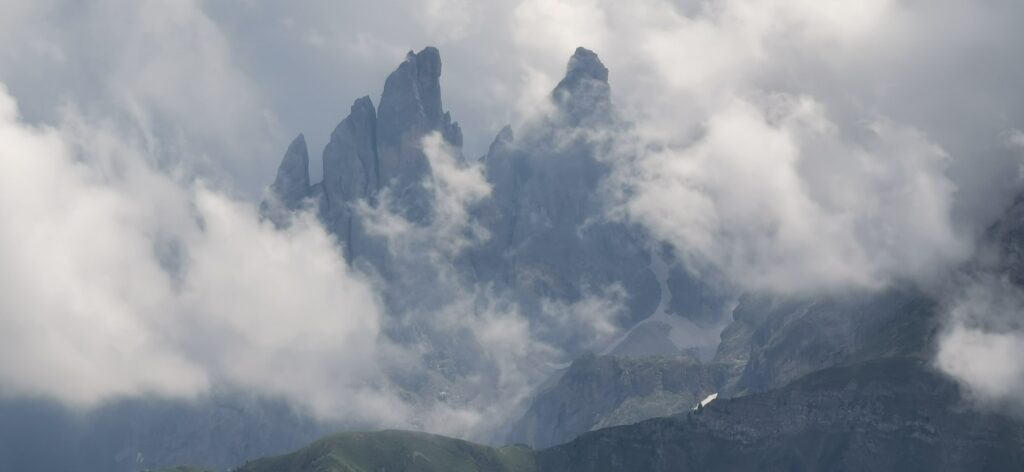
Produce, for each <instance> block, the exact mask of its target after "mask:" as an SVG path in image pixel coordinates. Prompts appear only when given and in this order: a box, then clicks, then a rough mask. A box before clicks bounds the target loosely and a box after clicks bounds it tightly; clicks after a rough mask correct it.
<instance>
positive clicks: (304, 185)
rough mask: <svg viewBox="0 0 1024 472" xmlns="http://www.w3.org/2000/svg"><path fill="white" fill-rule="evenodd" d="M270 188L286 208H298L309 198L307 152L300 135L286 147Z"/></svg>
mask: <svg viewBox="0 0 1024 472" xmlns="http://www.w3.org/2000/svg"><path fill="white" fill-rule="evenodd" d="M271 188H272V189H273V191H274V193H276V194H277V197H278V198H279V199H280V201H281V203H283V204H284V205H285V206H286V207H288V208H298V207H299V206H300V205H301V204H302V200H303V199H304V198H306V197H308V196H309V192H310V190H309V151H308V150H307V148H306V137H305V136H303V135H302V134H301V133H299V135H298V136H297V137H296V138H295V139H294V140H293V141H292V143H291V144H289V145H288V151H287V152H285V154H284V159H282V160H281V165H280V166H279V167H278V168H277V178H276V179H274V183H273V185H272V186H271Z"/></svg>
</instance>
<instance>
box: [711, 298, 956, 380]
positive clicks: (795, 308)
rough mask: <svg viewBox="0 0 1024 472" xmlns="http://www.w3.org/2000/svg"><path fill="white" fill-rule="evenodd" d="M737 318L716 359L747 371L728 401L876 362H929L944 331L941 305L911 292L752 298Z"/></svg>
mask: <svg viewBox="0 0 1024 472" xmlns="http://www.w3.org/2000/svg"><path fill="white" fill-rule="evenodd" d="M736 312H737V321H736V322H735V323H734V325H733V326H730V327H729V328H727V329H726V331H725V332H724V333H723V335H722V343H721V344H720V345H719V352H718V353H717V354H716V359H715V361H716V362H720V363H725V364H732V365H734V366H735V365H742V366H743V369H742V373H739V374H738V378H735V381H734V383H733V384H732V386H731V388H728V389H726V393H728V394H729V395H736V394H742V393H753V392H759V391H764V390H768V389H773V388H779V387H782V386H785V385H786V384H788V383H789V382H791V381H793V380H796V379H797V378H800V377H803V376H804V375H806V374H809V373H811V372H814V371H816V370H820V369H825V368H829V367H835V366H841V365H845V364H851V363H855V362H861V361H865V360H869V359H880V358H886V357H895V356H917V357H921V358H926V357H928V356H929V355H930V349H931V346H932V340H933V337H934V333H935V331H936V330H937V329H938V320H937V318H936V304H935V302H934V301H933V300H932V299H931V298H929V297H928V296H926V295H925V294H923V293H921V292H919V291H917V290H914V289H909V288H907V289H900V288H893V289H890V290H887V291H884V292H881V293H876V294H860V295H848V296H840V297H831V298H822V299H815V300H773V301H769V300H765V299H755V298H748V299H746V300H744V301H743V302H741V305H740V306H739V307H737V309H736ZM743 358H745V360H743Z"/></svg>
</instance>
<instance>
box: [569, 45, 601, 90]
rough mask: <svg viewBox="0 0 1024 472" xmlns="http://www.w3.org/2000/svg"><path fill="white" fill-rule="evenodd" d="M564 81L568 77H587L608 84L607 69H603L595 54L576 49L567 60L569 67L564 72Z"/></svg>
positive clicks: (582, 48)
mask: <svg viewBox="0 0 1024 472" xmlns="http://www.w3.org/2000/svg"><path fill="white" fill-rule="evenodd" d="M565 76H566V79H568V78H569V77H587V78H590V79H594V80H598V81H601V82H608V68H607V67H605V65H604V63H602V62H601V59H600V58H598V57H597V53H596V52H594V51H591V50H589V49H587V48H585V47H582V46H581V47H578V48H576V52H574V53H573V55H572V57H571V58H569V65H568V66H567V67H566V71H565Z"/></svg>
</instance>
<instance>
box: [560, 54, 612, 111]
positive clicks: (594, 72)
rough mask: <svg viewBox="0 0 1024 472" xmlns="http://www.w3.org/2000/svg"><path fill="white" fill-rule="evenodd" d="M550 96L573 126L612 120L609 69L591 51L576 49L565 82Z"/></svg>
mask: <svg viewBox="0 0 1024 472" xmlns="http://www.w3.org/2000/svg"><path fill="white" fill-rule="evenodd" d="M551 95H552V99H553V101H554V102H555V105H556V106H557V107H558V109H559V111H560V112H561V113H562V115H563V117H564V119H565V120H566V121H567V122H568V123H569V124H570V125H572V126H579V125H584V126H586V125H593V124H597V123H601V122H605V121H607V120H609V118H610V117H611V114H612V102H611V87H610V86H609V85H608V68H607V67H605V66H604V64H602V63H601V60H600V59H598V57H597V54H596V53H594V52H593V51H591V50H589V49H586V48H582V47H581V48H576V52H575V53H573V55H572V58H570V59H569V66H568V67H567V68H566V71H565V78H563V79H562V81H561V82H559V83H558V86H556V87H555V90H554V92H552V94H551Z"/></svg>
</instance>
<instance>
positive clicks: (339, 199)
mask: <svg viewBox="0 0 1024 472" xmlns="http://www.w3.org/2000/svg"><path fill="white" fill-rule="evenodd" d="M323 161H324V192H325V193H326V194H327V201H328V205H330V206H331V207H332V208H333V207H337V206H340V205H344V204H346V203H349V202H352V201H354V200H356V199H359V198H366V197H369V196H371V195H372V194H373V193H374V192H376V191H377V187H378V181H377V112H376V110H375V109H374V108H373V102H372V101H371V100H370V97H362V98H360V99H358V100H356V101H355V103H353V104H352V107H351V109H350V110H349V115H348V116H347V117H346V118H345V119H344V120H342V121H341V123H339V124H338V126H337V127H335V128H334V132H333V133H331V140H330V142H328V143H327V147H326V148H324V154H323Z"/></svg>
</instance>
